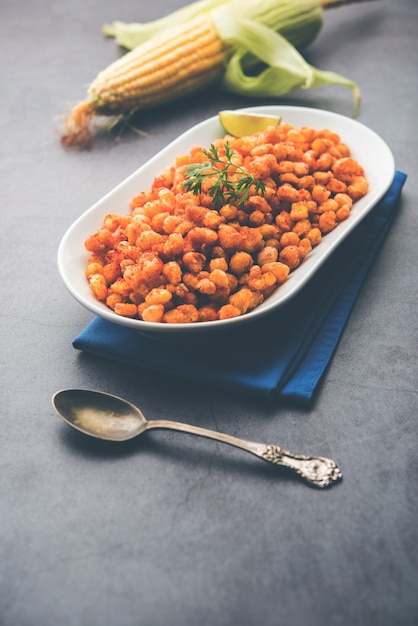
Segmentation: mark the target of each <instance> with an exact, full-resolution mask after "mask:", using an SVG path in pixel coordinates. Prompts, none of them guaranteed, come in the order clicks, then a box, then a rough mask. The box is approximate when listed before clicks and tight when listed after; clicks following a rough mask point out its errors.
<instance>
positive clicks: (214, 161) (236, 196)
mask: <svg viewBox="0 0 418 626" xmlns="http://www.w3.org/2000/svg"><path fill="white" fill-rule="evenodd" d="M224 149H225V157H220V156H219V149H218V147H217V146H215V145H214V144H211V146H210V148H209V150H203V153H204V155H205V156H206V157H207V158H208V161H206V162H205V163H194V164H191V165H188V166H187V167H186V177H185V181H184V183H183V189H185V190H186V191H191V192H192V193H194V194H195V195H196V196H197V195H199V194H200V193H202V184H203V181H204V180H206V179H207V178H214V182H213V184H211V186H210V187H209V188H208V190H207V191H208V193H209V195H210V196H212V198H213V202H214V205H215V207H216V208H217V209H219V208H220V207H221V206H222V205H223V204H226V203H228V202H230V203H231V204H238V206H242V205H243V204H244V203H245V202H246V201H247V200H248V197H249V195H250V191H251V187H252V186H254V187H255V192H256V193H258V192H261V193H264V191H265V189H266V185H265V183H264V182H263V181H262V180H260V179H259V178H257V177H256V176H254V175H253V174H251V172H249V171H248V170H246V169H245V168H243V167H241V166H238V165H235V164H234V163H233V162H232V157H233V156H234V154H235V151H234V150H233V149H232V148H231V146H230V145H229V143H228V142H226V143H225V145H224Z"/></svg>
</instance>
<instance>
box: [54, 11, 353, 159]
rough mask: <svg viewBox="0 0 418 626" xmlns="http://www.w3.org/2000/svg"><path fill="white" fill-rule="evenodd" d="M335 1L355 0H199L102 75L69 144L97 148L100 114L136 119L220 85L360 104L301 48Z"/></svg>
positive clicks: (71, 125)
mask: <svg viewBox="0 0 418 626" xmlns="http://www.w3.org/2000/svg"><path fill="white" fill-rule="evenodd" d="M351 1H359V0H351ZM335 2H336V3H338V4H340V3H344V2H350V0H298V2H295V1H294V0H279V1H278V0H258V2H254V0H199V2H198V3H195V4H199V7H195V9H196V10H195V11H193V10H192V8H193V5H190V7H189V11H188V12H187V14H185V15H180V16H178V19H177V22H178V23H177V24H176V25H175V26H174V27H167V26H166V23H165V22H164V21H159V23H158V24H157V26H156V27H154V25H152V26H151V28H150V30H149V31H148V32H147V33H146V34H145V35H144V32H142V37H143V42H142V43H140V44H139V45H138V46H136V47H134V48H133V49H132V50H131V51H130V52H128V53H127V54H125V55H124V56H122V57H121V58H119V59H118V60H117V61H115V62H114V63H112V64H111V65H110V66H109V67H108V68H107V69H105V70H103V71H102V72H100V73H99V74H98V76H97V77H96V79H95V80H94V81H93V82H92V84H91V85H90V88H89V90H88V96H87V99H86V100H85V101H83V102H81V103H79V104H77V105H76V106H75V107H74V108H73V109H72V111H70V113H69V115H68V116H67V117H66V119H65V122H64V129H63V133H62V136H61V142H62V144H63V145H64V146H66V147H69V146H79V147H87V146H88V145H90V143H91V140H92V134H91V130H90V127H89V126H90V121H91V120H92V118H94V117H95V116H100V115H104V116H116V115H125V116H129V115H132V114H133V113H135V112H136V111H138V110H139V109H144V108H148V107H150V106H153V105H157V104H161V103H164V102H168V101H170V100H172V99H174V98H178V97H180V96H184V95H186V94H188V93H191V92H194V91H196V90H198V89H200V88H203V87H205V86H208V85H209V84H210V83H213V82H215V81H219V82H220V81H223V86H224V87H225V88H226V89H229V90H231V91H234V92H236V93H242V94H249V95H253V96H272V95H273V96H277V95H283V94H285V93H288V92H290V91H292V90H294V89H297V88H302V89H309V88H312V87H317V86H320V85H323V84H341V85H345V86H346V87H349V88H350V89H352V90H353V92H354V97H355V100H356V102H357V103H358V100H359V92H358V90H357V86H356V85H355V83H353V82H352V81H350V80H349V79H346V78H344V77H342V76H340V75H338V74H335V73H333V72H321V71H320V70H317V69H316V68H312V67H311V66H310V65H308V64H307V63H306V62H305V60H304V59H303V58H302V57H301V55H300V54H299V53H298V52H297V50H296V48H295V47H294V46H297V47H298V48H300V47H303V46H306V45H307V44H308V43H310V42H311V41H312V40H313V39H314V37H315V36H316V34H317V33H318V31H319V29H320V28H321V25H322V5H323V6H324V7H326V5H327V3H330V4H334V3H335ZM215 5H216V6H215ZM214 7H215V8H214ZM198 8H200V15H197V16H196V13H198V12H199V11H198V10H197V9H198ZM186 9H187V7H186V8H185V9H183V11H186ZM237 15H239V16H242V15H244V17H237ZM182 19H184V21H182ZM155 32H157V34H156V35H154V33H155ZM280 33H282V34H280ZM260 61H261V62H262V63H264V64H265V65H267V66H268V67H267V69H265V70H263V71H262V72H261V73H260V74H259V75H255V76H251V77H249V76H248V75H246V74H245V72H246V71H248V70H249V69H253V68H254V67H255V66H256V65H258V64H259V63H260ZM252 74H253V72H252Z"/></svg>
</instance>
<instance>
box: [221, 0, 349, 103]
mask: <svg viewBox="0 0 418 626" xmlns="http://www.w3.org/2000/svg"><path fill="white" fill-rule="evenodd" d="M239 8H240V13H239V11H238V9H239ZM240 14H241V15H244V16H245V17H236V16H237V15H240ZM211 17H212V20H213V23H214V25H215V28H216V30H217V32H218V35H219V36H220V38H221V39H222V40H223V41H224V42H226V43H227V44H229V46H230V48H229V52H227V56H228V58H227V62H226V68H225V73H224V76H223V81H222V84H223V87H224V88H225V89H227V90H228V91H232V92H235V93H239V94H243V95H250V96H255V97H279V96H283V95H285V94H287V93H289V92H291V91H295V90H297V89H313V88H315V87H320V86H323V85H342V86H344V87H348V88H349V89H351V90H352V92H353V96H354V103H355V113H356V112H357V111H358V108H359V105H360V91H359V88H358V86H357V85H356V83H355V82H353V81H352V80H350V79H348V78H345V77H344V76H341V75H339V74H337V73H335V72H329V71H322V70H319V69H317V68H315V67H313V66H312V65H310V64H309V63H307V62H306V61H305V59H304V58H303V56H302V55H301V54H300V52H298V50H297V47H303V46H305V45H307V44H308V43H310V42H311V41H312V40H313V39H314V38H315V37H316V35H317V34H318V32H319V30H320V28H321V26H322V19H323V12H322V8H321V7H320V5H319V4H318V2H317V0H301V1H300V2H291V1H290V0H289V1H287V2H281V3H274V2H273V3H272V2H271V0H259V2H257V4H255V3H254V2H252V1H251V0H233V1H232V2H230V3H229V4H228V5H224V6H223V7H221V8H219V9H216V10H214V11H212V13H211ZM260 64H261V69H259V70H258V71H255V68H257V66H260Z"/></svg>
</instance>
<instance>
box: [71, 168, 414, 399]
mask: <svg viewBox="0 0 418 626" xmlns="http://www.w3.org/2000/svg"><path fill="white" fill-rule="evenodd" d="M405 180H406V175H405V174H404V173H402V172H399V171H398V172H396V174H395V177H394V180H393V183H392V185H391V187H390V188H389V190H388V192H387V193H386V195H385V196H384V197H383V199H382V200H381V201H380V202H379V203H378V204H377V205H376V207H374V209H373V210H372V211H371V212H370V213H369V214H368V216H367V217H366V218H365V219H364V220H363V221H362V222H361V223H360V224H359V225H358V226H357V227H356V229H355V230H354V231H353V232H352V233H351V234H350V235H349V236H348V237H347V239H346V240H345V241H344V242H343V243H342V244H341V245H340V246H339V247H338V249H337V250H336V251H335V252H334V253H333V254H332V255H331V257H330V258H329V259H328V260H327V261H326V262H325V263H324V265H323V266H322V267H321V268H320V270H319V271H318V272H317V273H316V275H315V277H314V278H313V279H311V280H310V282H309V283H308V284H307V285H306V286H305V287H304V288H303V289H301V290H300V291H299V293H298V294H297V295H296V296H295V297H293V298H292V299H291V300H290V301H289V302H288V303H287V304H286V305H284V306H283V307H281V309H279V310H278V311H277V312H275V313H272V314H269V315H268V316H265V317H264V318H263V323H262V324H257V325H256V324H253V323H252V322H248V323H247V324H243V325H242V326H240V327H239V328H238V329H236V330H235V331H234V332H233V333H230V332H229V333H228V334H227V335H226V334H225V335H221V338H220V340H219V341H210V342H208V343H207V344H204V345H201V344H196V345H193V346H187V345H186V346H185V345H184V344H182V345H175V344H170V343H165V342H162V341H159V340H154V339H152V338H150V337H149V336H147V335H142V334H140V333H138V332H136V331H134V330H132V329H130V328H126V327H124V326H120V325H119V324H113V323H111V322H108V321H106V320H104V319H102V318H100V317H96V318H94V319H93V320H92V321H91V322H90V324H88V326H87V327H86V328H85V329H84V330H83V331H82V332H81V333H80V334H79V335H78V336H77V337H76V338H75V339H74V341H73V346H74V347H75V348H76V349H78V350H83V351H85V352H88V353H91V354H94V355H96V356H101V357H105V358H108V359H113V360H114V361H116V362H123V363H128V364H130V365H134V366H139V367H142V368H146V369H149V370H153V371H157V372H163V373H166V374H167V373H168V374H174V375H176V376H181V377H185V378H188V379H190V380H195V381H204V382H207V383H209V384H215V385H220V386H222V387H227V388H230V389H235V390H242V391H246V392H254V393H256V394H259V395H260V396H264V397H281V398H288V399H289V398H290V399H293V400H299V401H302V402H309V401H310V400H311V399H312V397H313V395H314V392H315V390H316V388H317V387H318V384H319V382H320V380H321V378H322V376H323V374H324V372H325V370H326V368H327V366H328V364H329V362H330V360H331V357H332V355H333V353H334V351H335V349H336V346H337V343H338V340H339V338H340V336H341V333H342V331H343V329H344V326H345V323H346V321H347V319H348V317H349V315H350V312H351V310H352V308H353V305H354V303H355V300H356V297H357V295H358V293H359V291H360V288H361V286H362V284H363V281H364V279H365V277H366V275H367V272H368V270H369V268H370V266H371V264H372V262H373V259H374V258H375V256H376V254H377V253H378V251H379V248H380V247H381V245H382V243H383V241H384V238H385V236H386V234H387V232H388V230H389V228H390V225H391V223H392V220H393V218H394V215H395V212H396V208H397V205H398V200H399V197H400V194H401V191H402V187H403V185H404V182H405Z"/></svg>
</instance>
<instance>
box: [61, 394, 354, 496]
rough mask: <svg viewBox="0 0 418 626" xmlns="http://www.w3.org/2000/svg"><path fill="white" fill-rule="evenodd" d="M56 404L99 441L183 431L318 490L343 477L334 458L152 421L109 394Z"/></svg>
mask: <svg viewBox="0 0 418 626" xmlns="http://www.w3.org/2000/svg"><path fill="white" fill-rule="evenodd" d="M52 404H53V406H54V408H55V410H56V411H57V413H58V415H59V416H60V417H62V419H63V420H64V421H65V422H67V424H69V425H70V426H72V427H73V428H75V429H77V430H80V431H81V432H83V433H85V434H86V435H90V436H92V437H97V438H99V439H107V440H110V441H126V440H128V439H133V438H134V437H137V436H138V435H141V434H142V433H143V432H145V431H146V430H151V429H152V428H164V429H171V430H180V431H182V432H186V433H191V434H193V435H198V436H200V437H207V438H209V439H215V440H216V441H221V442H223V443H227V444H229V445H230V446H236V447H237V448H241V449H242V450H246V451H247V452H250V453H251V454H254V455H255V456H258V457H260V458H261V459H263V460H264V461H269V462H270V463H274V464H275V465H283V466H284V467H287V468H289V469H291V470H293V471H294V472H296V473H297V474H299V475H300V476H301V477H302V478H304V479H305V480H306V481H308V482H309V483H310V484H312V485H315V486H316V487H328V486H329V485H331V484H332V483H334V482H335V481H337V480H339V479H341V478H342V474H341V471H340V469H339V468H338V467H337V465H336V464H335V463H334V461H332V460H331V459H327V458H325V457H321V456H305V455H303V454H293V453H291V452H288V451H287V450H284V449H283V448H281V447H280V446H276V445H271V444H264V443H255V442H253V441H246V440H244V439H239V438H238V437H232V436H231V435H226V434H223V433H219V432H216V431H213V430H208V429H207V428H201V427H200V426H193V425H191V424H183V423H181V422H172V421H170V420H152V421H149V420H147V419H146V418H145V417H144V416H143V414H142V413H141V411H140V410H139V409H138V408H137V407H136V406H134V405H133V404H131V403H130V402H127V401H126V400H123V399H122V398H118V397H117V396H114V395H111V394H108V393H103V392H100V391H91V390H87V389H66V390H63V391H58V392H57V393H55V395H54V396H53V398H52Z"/></svg>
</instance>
